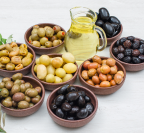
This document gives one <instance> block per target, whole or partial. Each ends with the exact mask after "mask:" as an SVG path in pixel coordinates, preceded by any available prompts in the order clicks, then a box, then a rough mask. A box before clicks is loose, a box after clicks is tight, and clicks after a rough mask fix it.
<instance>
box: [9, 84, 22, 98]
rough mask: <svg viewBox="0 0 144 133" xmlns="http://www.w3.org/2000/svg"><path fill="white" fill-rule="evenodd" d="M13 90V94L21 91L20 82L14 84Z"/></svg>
mask: <svg viewBox="0 0 144 133" xmlns="http://www.w3.org/2000/svg"><path fill="white" fill-rule="evenodd" d="M11 92H12V95H13V94H15V93H17V92H20V86H19V85H18V84H15V85H13V87H12V89H11Z"/></svg>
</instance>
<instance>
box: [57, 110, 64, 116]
mask: <svg viewBox="0 0 144 133" xmlns="http://www.w3.org/2000/svg"><path fill="white" fill-rule="evenodd" d="M56 115H57V116H58V117H60V118H64V112H63V111H62V110H61V109H60V108H57V110H56Z"/></svg>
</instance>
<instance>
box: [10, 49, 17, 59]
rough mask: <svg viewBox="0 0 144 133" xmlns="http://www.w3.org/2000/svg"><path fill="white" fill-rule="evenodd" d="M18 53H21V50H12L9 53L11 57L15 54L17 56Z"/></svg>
mask: <svg viewBox="0 0 144 133" xmlns="http://www.w3.org/2000/svg"><path fill="white" fill-rule="evenodd" d="M17 55H19V50H15V51H11V52H10V53H9V57H10V58H11V57H13V56H17Z"/></svg>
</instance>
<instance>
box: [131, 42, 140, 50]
mask: <svg viewBox="0 0 144 133" xmlns="http://www.w3.org/2000/svg"><path fill="white" fill-rule="evenodd" d="M139 47H140V44H139V42H137V41H134V43H133V44H132V48H133V49H138V48H139Z"/></svg>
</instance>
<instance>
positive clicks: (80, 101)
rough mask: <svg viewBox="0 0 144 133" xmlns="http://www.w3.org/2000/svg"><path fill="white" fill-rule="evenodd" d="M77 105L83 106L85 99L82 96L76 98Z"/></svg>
mask: <svg viewBox="0 0 144 133" xmlns="http://www.w3.org/2000/svg"><path fill="white" fill-rule="evenodd" d="M78 105H79V107H83V106H84V105H85V99H84V98H83V97H82V96H79V98H78Z"/></svg>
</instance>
